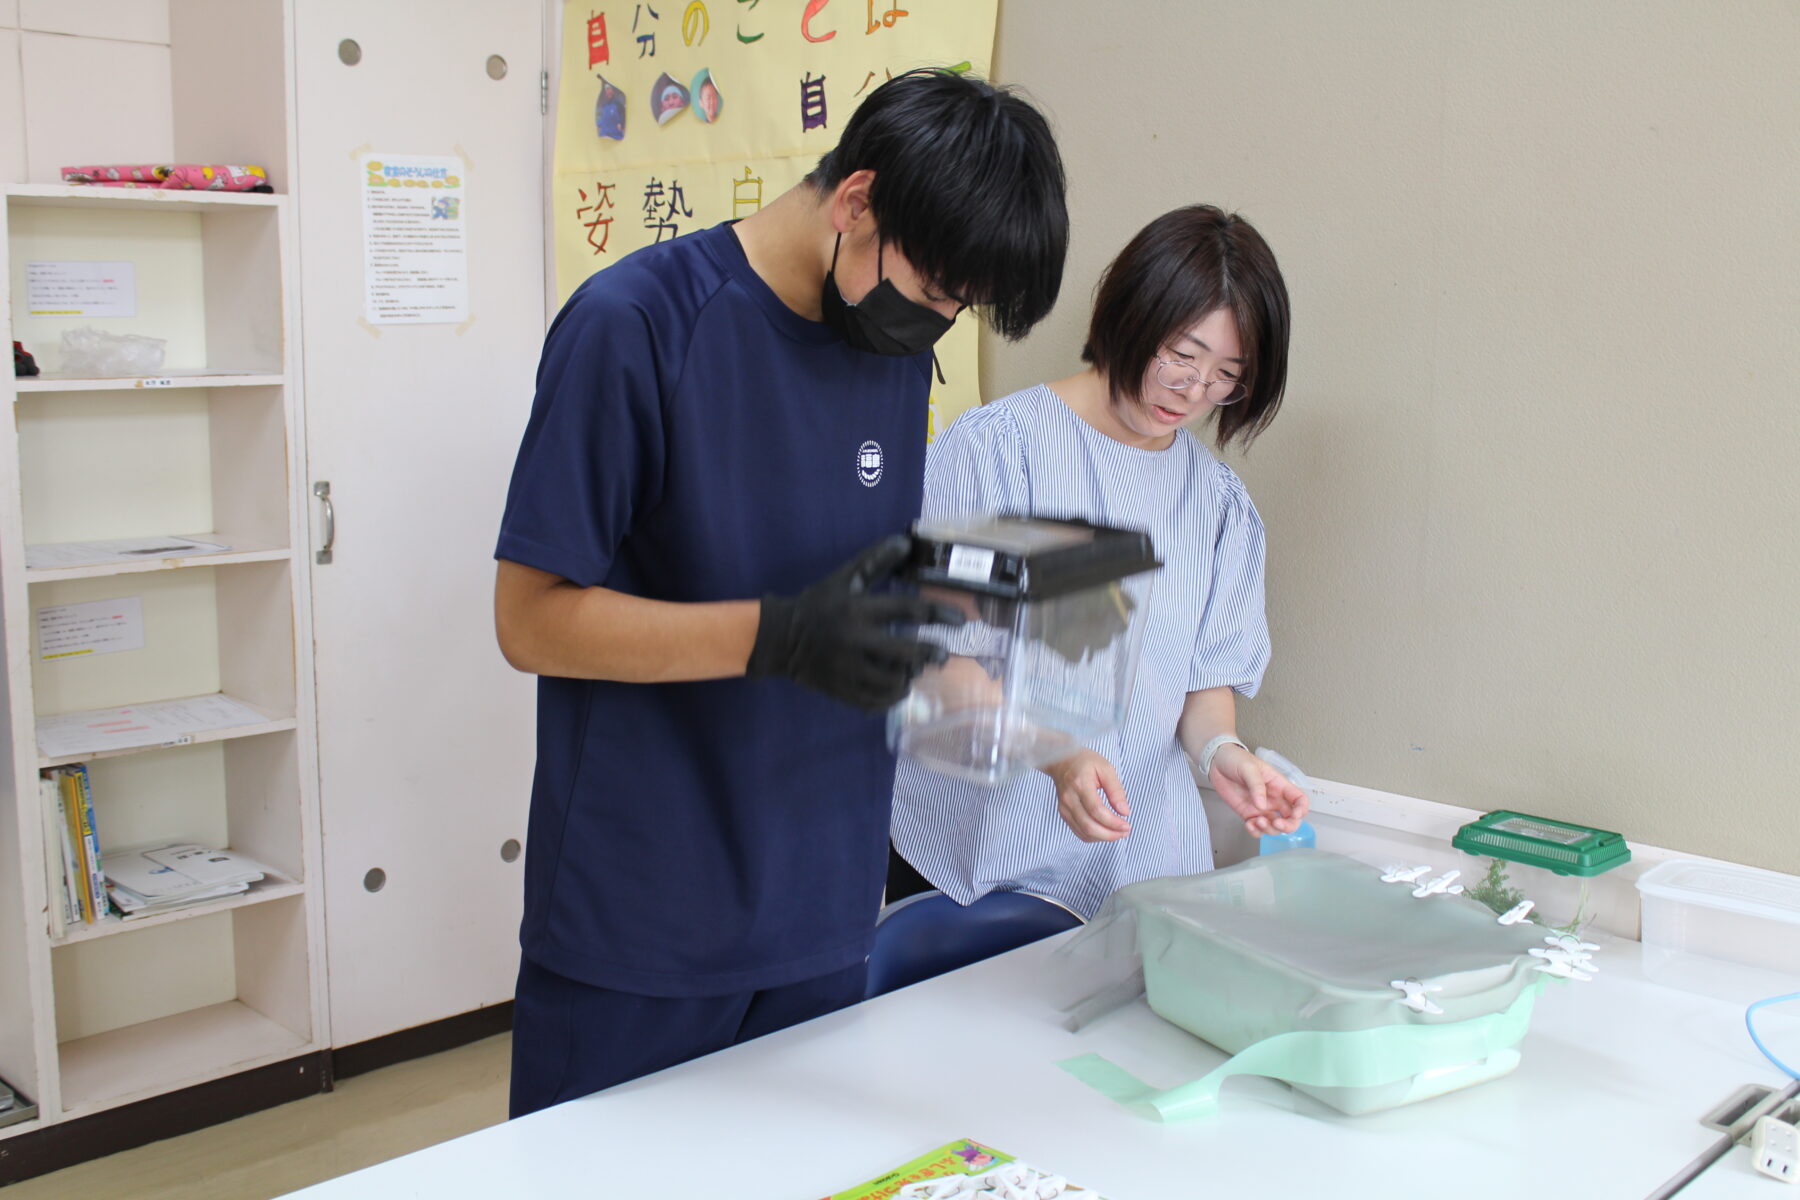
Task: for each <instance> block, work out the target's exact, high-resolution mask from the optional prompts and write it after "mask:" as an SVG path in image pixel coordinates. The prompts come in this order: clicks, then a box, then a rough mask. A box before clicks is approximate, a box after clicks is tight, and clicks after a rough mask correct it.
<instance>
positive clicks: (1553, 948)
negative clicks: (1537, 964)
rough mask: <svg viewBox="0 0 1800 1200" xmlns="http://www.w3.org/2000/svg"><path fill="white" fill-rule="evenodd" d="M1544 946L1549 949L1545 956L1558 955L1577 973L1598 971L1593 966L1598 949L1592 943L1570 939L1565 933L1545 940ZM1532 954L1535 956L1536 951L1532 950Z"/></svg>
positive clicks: (1574, 938) (1576, 938) (1575, 938)
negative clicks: (1595, 952) (1566, 960)
mask: <svg viewBox="0 0 1800 1200" xmlns="http://www.w3.org/2000/svg"><path fill="white" fill-rule="evenodd" d="M1544 944H1545V945H1546V946H1548V947H1550V949H1549V950H1548V951H1546V952H1545V953H1546V955H1560V956H1561V957H1563V958H1566V959H1568V961H1569V965H1570V966H1571V967H1574V968H1575V969H1576V970H1578V971H1598V970H1599V969H1600V968H1599V967H1597V966H1595V965H1594V951H1596V950H1598V949H1600V947H1599V946H1596V945H1595V944H1594V943H1593V942H1584V941H1582V940H1581V939H1580V938H1578V937H1570V936H1569V935H1568V934H1566V933H1565V934H1562V935H1560V936H1555V937H1547V938H1545V939H1544ZM1532 953H1533V954H1536V953H1537V951H1535V950H1533V951H1532Z"/></svg>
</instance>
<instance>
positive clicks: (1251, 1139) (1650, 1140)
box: [295, 939, 1800, 1200]
mask: <svg viewBox="0 0 1800 1200" xmlns="http://www.w3.org/2000/svg"><path fill="white" fill-rule="evenodd" d="M1056 940H1059V939H1053V940H1052V941H1051V942H1044V943H1039V944H1037V945H1035V946H1028V947H1026V948H1024V949H1022V950H1018V951H1015V952H1013V953H1011V954H1008V955H1004V956H1002V957H1000V958H996V959H991V960H989V961H988V962H985V963H980V964H977V965H976V966H973V967H970V968H967V969H965V970H962V971H958V972H955V973H953V974H951V975H946V976H942V977H940V978H938V979H935V980H929V981H927V982H925V983H923V984H920V985H918V986H916V987H913V988H908V989H905V990H904V991H900V992H895V993H892V994H890V995H888V996H884V997H881V998H880V999H877V1000H874V1001H871V1002H869V1003H866V1004H863V1005H860V1006H858V1007H856V1008H853V1009H849V1010H846V1011H844V1012H839V1013H834V1014H832V1015H831V1016H828V1017H823V1018H821V1019H819V1020H817V1021H812V1022H809V1023H807V1024H805V1025H802V1026H798V1027H796V1028H793V1029H789V1030H785V1031H783V1032H781V1033H778V1034H774V1035H771V1036H769V1037H766V1038H763V1039H760V1040H758V1041H755V1042H750V1043H747V1044H745V1045H742V1046H735V1047H733V1048H731V1049H729V1050H725V1051H722V1052H720V1053H718V1054H714V1055H710V1056H708V1057H706V1058H703V1059H698V1060H696V1061H694V1062H690V1063H686V1064H683V1065H682V1066H679V1067H674V1068H672V1069H670V1070H668V1071H664V1072H661V1073H659V1074H657V1075H653V1076H650V1077H648V1078H645V1079H640V1080H636V1081H634V1082H632V1083H628V1084H623V1085H621V1086H619V1087H616V1088H612V1089H610V1090H608V1091H605V1092H600V1093H597V1094H595V1095H593V1096H589V1097H586V1098H585V1099H582V1100H576V1101H571V1102H570V1103H567V1104H562V1105H559V1106H557V1107H556V1108H553V1109H549V1110H546V1111H544V1112H541V1113H537V1114H534V1115H533V1116H530V1117H527V1118H525V1119H523V1120H519V1121H512V1122H509V1123H507V1124H504V1125H499V1126H495V1127H494V1128H491V1129H486V1130H482V1131H480V1132H478V1133H474V1134H470V1135H468V1136H467V1137H463V1138H458V1139H456V1140H455V1141H451V1142H447V1143H444V1144H443V1145H440V1146H435V1147H432V1148H431V1149H428V1150H423V1151H420V1152H419V1153H416V1154H412V1155H408V1156H406V1157H404V1158H399V1159H395V1160H393V1161H391V1162H387V1163H383V1164H381V1165H379V1166H375V1167H371V1168H369V1169H367V1170H364V1171H359V1172H356V1173H354V1174H351V1175H347V1176H344V1177H343V1178H341V1179H337V1180H333V1181H331V1182H329V1183H325V1184H321V1185H319V1186H317V1187H313V1188H309V1189H307V1190H305V1191H303V1192H298V1193H295V1195H296V1196H303V1197H307V1198H308V1200H364V1198H367V1200H375V1198H377V1197H379V1198H380V1200H400V1198H403V1197H419V1198H421V1200H423V1198H426V1197H429V1198H430V1200H458V1198H461V1197H468V1198H471V1200H474V1198H477V1197H479V1198H480V1200H492V1198H493V1197H497V1196H505V1197H513V1196H562V1195H581V1196H632V1197H636V1196H656V1197H660V1198H667V1200H680V1198H684V1197H701V1196H706V1197H714V1196H718V1197H730V1198H731V1200H809V1198H812V1197H821V1196H827V1195H829V1194H830V1193H832V1192H835V1191H839V1190H842V1189H845V1188H849V1187H852V1186H854V1185H856V1184H858V1183H860V1182H862V1181H863V1180H865V1179H869V1178H872V1177H874V1176H876V1175H879V1174H881V1173H883V1172H884V1171H887V1170H889V1169H891V1168H893V1167H895V1166H898V1165H899V1164H901V1163H903V1162H905V1161H907V1160H908V1159H911V1158H913V1157H914V1156H916V1155H919V1154H922V1153H924V1152H925V1151H927V1150H930V1149H932V1148H933V1147H935V1146H938V1145H941V1144H942V1143H944V1142H948V1141H950V1140H952V1139H954V1138H959V1137H970V1138H975V1139H977V1140H980V1141H982V1142H985V1143H987V1144H989V1145H992V1146H995V1147H998V1148H999V1149H1001V1150H1004V1151H1006V1152H1007V1153H1009V1154H1014V1155H1017V1156H1019V1157H1020V1158H1023V1159H1025V1160H1026V1161H1028V1162H1030V1163H1032V1164H1033V1165H1034V1166H1038V1167H1042V1168H1045V1169H1048V1170H1053V1171H1057V1172H1060V1173H1063V1174H1065V1175H1067V1176H1068V1177H1069V1178H1070V1179H1071V1180H1073V1181H1075V1182H1077V1183H1080V1184H1083V1185H1085V1186H1087V1187H1089V1188H1093V1189H1096V1190H1098V1191H1100V1192H1102V1193H1104V1194H1105V1195H1106V1196H1107V1197H1109V1200H1168V1198H1171V1197H1185V1196H1196V1195H1203V1194H1220V1195H1230V1194H1233V1192H1236V1193H1237V1194H1240V1195H1257V1196H1271V1197H1288V1196H1295V1197H1298V1196H1310V1195H1329V1196H1332V1197H1334V1198H1341V1200H1355V1198H1362V1197H1366V1198H1368V1200H1395V1198H1396V1197H1408V1196H1435V1195H1439V1194H1442V1195H1446V1196H1455V1197H1457V1198H1458V1200H1464V1198H1475V1197H1490V1196H1491V1197H1509V1198H1511V1197H1519V1196H1532V1195H1541V1196H1546V1197H1550V1196H1555V1197H1562V1196H1593V1197H1615V1196H1616V1197H1642V1196H1645V1195H1647V1194H1648V1193H1649V1192H1651V1191H1652V1190H1653V1189H1655V1188H1656V1187H1657V1186H1659V1185H1660V1184H1661V1183H1662V1182H1663V1181H1664V1180H1666V1179H1667V1178H1668V1177H1670V1176H1671V1175H1673V1174H1674V1173H1675V1172H1676V1171H1678V1170H1679V1169H1681V1168H1682V1167H1683V1166H1684V1165H1685V1164H1686V1163H1687V1162H1688V1161H1689V1160H1690V1159H1691V1158H1693V1157H1694V1155H1696V1154H1698V1153H1699V1152H1700V1151H1702V1150H1703V1149H1705V1148H1706V1147H1707V1146H1708V1145H1709V1144H1711V1143H1712V1142H1713V1141H1714V1140H1715V1139H1716V1137H1717V1135H1716V1134H1714V1133H1713V1132H1712V1131H1710V1130H1707V1129H1704V1128H1702V1127H1701V1126H1700V1125H1699V1123H1698V1117H1699V1116H1700V1114H1702V1113H1703V1112H1705V1111H1706V1110H1708V1109H1709V1108H1711V1107H1712V1106H1713V1105H1714V1104H1716V1103H1717V1102H1719V1101H1720V1100H1723V1099H1724V1098H1725V1097H1726V1096H1727V1095H1728V1094H1729V1093H1730V1092H1732V1091H1734V1090H1735V1089H1736V1088H1737V1087H1739V1086H1740V1085H1742V1084H1745V1083H1763V1084H1769V1085H1776V1086H1779V1085H1780V1084H1781V1083H1782V1082H1783V1081H1782V1080H1781V1079H1780V1076H1779V1073H1778V1072H1777V1071H1776V1070H1775V1068H1774V1067H1772V1066H1771V1065H1770V1064H1769V1063H1768V1062H1767V1061H1766V1060H1764V1059H1763V1058H1762V1057H1761V1056H1760V1055H1759V1054H1758V1053H1757V1052H1756V1050H1755V1048H1754V1047H1753V1046H1752V1045H1751V1044H1750V1041H1749V1039H1748V1038H1747V1037H1746V1036H1745V1034H1744V1028H1743V1019H1742V1018H1743V1010H1742V1008H1741V1006H1737V1005H1734V1004H1731V1003H1728V1002H1726V1001H1724V1000H1718V999H1711V998H1708V997H1705V996H1700V995H1695V994H1692V993H1689V992H1684V991H1677V990H1673V989H1670V988H1665V987H1661V986H1658V985H1656V984H1653V983H1650V982H1648V981H1646V980H1645V978H1644V977H1643V975H1642V973H1641V971H1640V969H1639V956H1638V946H1637V945H1636V943H1632V942H1616V943H1613V944H1611V945H1609V946H1608V947H1607V948H1606V949H1605V950H1603V951H1602V952H1601V955H1600V959H1599V961H1600V964H1601V966H1602V973H1601V975H1600V976H1599V978H1598V979H1596V980H1595V981H1594V982H1592V983H1575V984H1567V985H1554V984H1553V985H1552V986H1551V987H1550V988H1548V989H1546V991H1545V992H1544V993H1543V994H1542V995H1541V996H1540V998H1539V1000H1538V1004H1537V1009H1536V1013H1535V1015H1534V1017H1533V1020H1532V1028H1531V1032H1530V1033H1529V1034H1528V1035H1527V1037H1526V1040H1525V1042H1524V1043H1523V1044H1522V1046H1521V1052H1522V1053H1523V1056H1524V1061H1523V1062H1522V1064H1521V1065H1520V1067H1519V1069H1518V1070H1517V1071H1515V1072H1514V1073H1513V1074H1512V1075H1510V1076H1507V1077H1505V1078H1503V1079H1499V1080H1495V1081H1493V1082H1490V1083H1485V1084H1481V1085H1479V1086H1477V1087H1474V1088H1471V1089H1468V1090H1466V1091H1462V1092H1457V1093H1454V1094H1451V1095H1448V1096H1444V1097H1440V1098H1437V1099H1434V1100H1429V1101H1425V1102H1422V1103H1419V1104H1414V1105H1411V1106H1408V1107H1405V1108H1400V1109H1395V1110H1392V1111H1389V1112H1383V1113H1374V1114H1370V1115H1367V1116H1361V1117H1346V1116H1342V1115H1339V1114H1337V1113H1336V1112H1335V1111H1334V1110H1331V1109H1329V1108H1327V1107H1325V1106H1324V1105H1323V1104H1320V1103H1318V1102H1316V1101H1314V1100H1312V1099H1311V1098H1310V1097H1307V1096H1304V1095H1301V1094H1299V1093H1295V1092H1293V1091H1290V1090H1289V1089H1288V1088H1286V1087H1285V1086H1283V1085H1281V1084H1278V1083H1274V1082H1272V1081H1269V1080H1264V1079H1239V1080H1234V1081H1232V1082H1231V1083H1229V1084H1227V1085H1226V1088H1225V1091H1224V1094H1223V1101H1222V1103H1221V1105H1220V1108H1219V1111H1218V1112H1217V1114H1216V1115H1214V1116H1212V1117H1208V1118H1202V1119H1200V1120H1196V1121H1190V1122H1187V1123H1183V1124H1175V1125H1162V1124H1157V1123H1155V1122H1153V1121H1150V1120H1148V1119H1145V1118H1143V1117H1140V1116H1137V1115H1134V1114H1133V1113H1130V1112H1127V1111H1126V1110H1124V1109H1122V1108H1120V1107H1118V1106H1116V1105H1114V1104H1113V1103H1112V1102H1111V1101H1109V1100H1107V1099H1105V1098H1104V1097H1102V1096H1101V1095H1100V1094H1099V1093H1097V1092H1094V1091H1092V1090H1091V1089H1089V1088H1088V1087H1087V1086H1085V1085H1084V1084H1082V1083H1080V1082H1078V1081H1077V1080H1075V1079H1074V1078H1073V1077H1071V1076H1069V1075H1068V1074H1066V1073H1065V1072H1063V1071H1062V1070H1060V1069H1059V1068H1058V1067H1056V1065H1055V1063H1056V1061H1057V1060H1059V1059H1063V1058H1069V1057H1072V1056H1074V1055H1077V1054H1081V1053H1085V1052H1088V1051H1094V1052H1098V1053H1100V1054H1102V1055H1105V1056H1106V1057H1107V1058H1110V1059H1111V1060H1113V1061H1114V1062H1116V1063H1118V1064H1119V1065H1120V1066H1122V1067H1124V1068H1125V1069H1126V1070H1128V1071H1130V1072H1132V1073H1133V1074H1135V1075H1137V1076H1138V1077H1139V1078H1142V1079H1144V1080H1145V1081H1146V1082H1149V1083H1152V1084H1155V1085H1157V1086H1168V1085H1172V1084H1175V1083H1180V1082H1183V1081H1186V1080H1188V1079H1192V1078H1194V1077H1196V1076H1199V1075H1201V1074H1204V1073H1205V1072H1206V1071H1208V1070H1210V1069H1211V1068H1212V1067H1213V1066H1215V1065H1217V1064H1218V1063H1219V1062H1220V1061H1222V1060H1223V1058H1224V1056H1223V1055H1222V1054H1221V1053H1220V1052H1219V1051H1217V1050H1215V1049H1213V1048H1212V1047H1210V1046H1208V1045H1206V1044H1205V1043H1203V1042H1200V1041H1198V1040H1197V1039H1195V1038H1192V1037H1190V1036H1188V1035H1187V1034H1186V1033H1183V1032H1182V1031H1180V1030H1179V1029H1176V1028H1175V1027H1174V1026H1172V1025H1168V1024H1166V1023H1165V1022H1163V1021H1162V1020H1161V1019H1160V1018H1158V1017H1156V1016H1155V1014H1153V1013H1151V1012H1150V1010H1149V1009H1148V1008H1147V1007H1146V1006H1145V1005H1144V1003H1143V1001H1142V1000H1139V1001H1138V1002H1137V1003H1136V1004H1134V1005H1132V1006H1131V1007H1129V1008H1126V1009H1123V1010H1121V1011H1119V1012H1115V1013H1112V1014H1110V1015H1108V1016H1106V1017H1104V1018H1102V1019H1101V1020H1099V1021H1097V1022H1095V1023H1094V1024H1093V1025H1090V1026H1089V1027H1088V1028H1087V1029H1085V1030H1083V1031H1082V1032H1081V1033H1079V1034H1072V1033H1068V1032H1066V1031H1065V1030H1064V1029H1063V1028H1062V1026H1061V1024H1060V1018H1059V1015H1058V1014H1057V1013H1056V1012H1055V1011H1054V1009H1053V1007H1052V1006H1051V1004H1050V1003H1049V1002H1048V1001H1046V1000H1044V999H1043V998H1042V997H1043V995H1044V987H1043V980H1044V973H1045V970H1046V959H1047V957H1048V955H1049V953H1050V949H1051V947H1052V946H1053V945H1054V944H1055V941H1056ZM1760 1028H1761V1029H1762V1030H1763V1031H1764V1036H1765V1038H1780V1039H1781V1040H1782V1044H1783V1045H1787V1044H1793V1043H1795V1042H1800V1021H1795V1020H1794V1019H1793V1018H1791V1017H1788V1016H1786V1015H1780V1016H1778V1015H1777V1014H1776V1013H1774V1012H1771V1013H1770V1014H1769V1019H1768V1020H1767V1021H1766V1022H1764V1023H1762V1024H1761V1025H1760ZM1738 1160H1742V1161H1738ZM1702 1184H1704V1187H1702ZM1778 1186H1779V1185H1777V1184H1776V1183H1775V1182H1774V1181H1773V1180H1768V1179H1763V1178H1761V1177H1760V1176H1757V1175H1755V1174H1754V1173H1753V1172H1752V1171H1751V1170H1750V1168H1749V1164H1748V1157H1747V1152H1746V1151H1745V1150H1743V1149H1742V1148H1738V1149H1735V1150H1734V1151H1733V1152H1732V1155H1731V1156H1730V1157H1729V1158H1728V1159H1726V1160H1725V1161H1724V1162H1722V1163H1720V1164H1719V1165H1718V1166H1716V1167H1715V1168H1714V1169H1713V1170H1712V1171H1711V1172H1709V1173H1708V1175H1707V1176H1704V1177H1702V1180H1701V1181H1700V1182H1698V1183H1696V1184H1694V1185H1693V1186H1692V1187H1690V1189H1689V1191H1688V1192H1687V1193H1684V1196H1683V1200H1686V1196H1687V1195H1693V1196H1695V1197H1702V1196H1704V1197H1726V1196H1737V1195H1743V1196H1746V1197H1762V1198H1763V1200H1776V1198H1777V1197H1779V1196H1781V1195H1783V1194H1784V1193H1782V1192H1780V1191H1777V1190H1775V1189H1776V1188H1777V1187H1778ZM1214 1189H1220V1190H1219V1191H1218V1192H1216V1193H1214V1191H1213V1190H1214Z"/></svg>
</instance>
